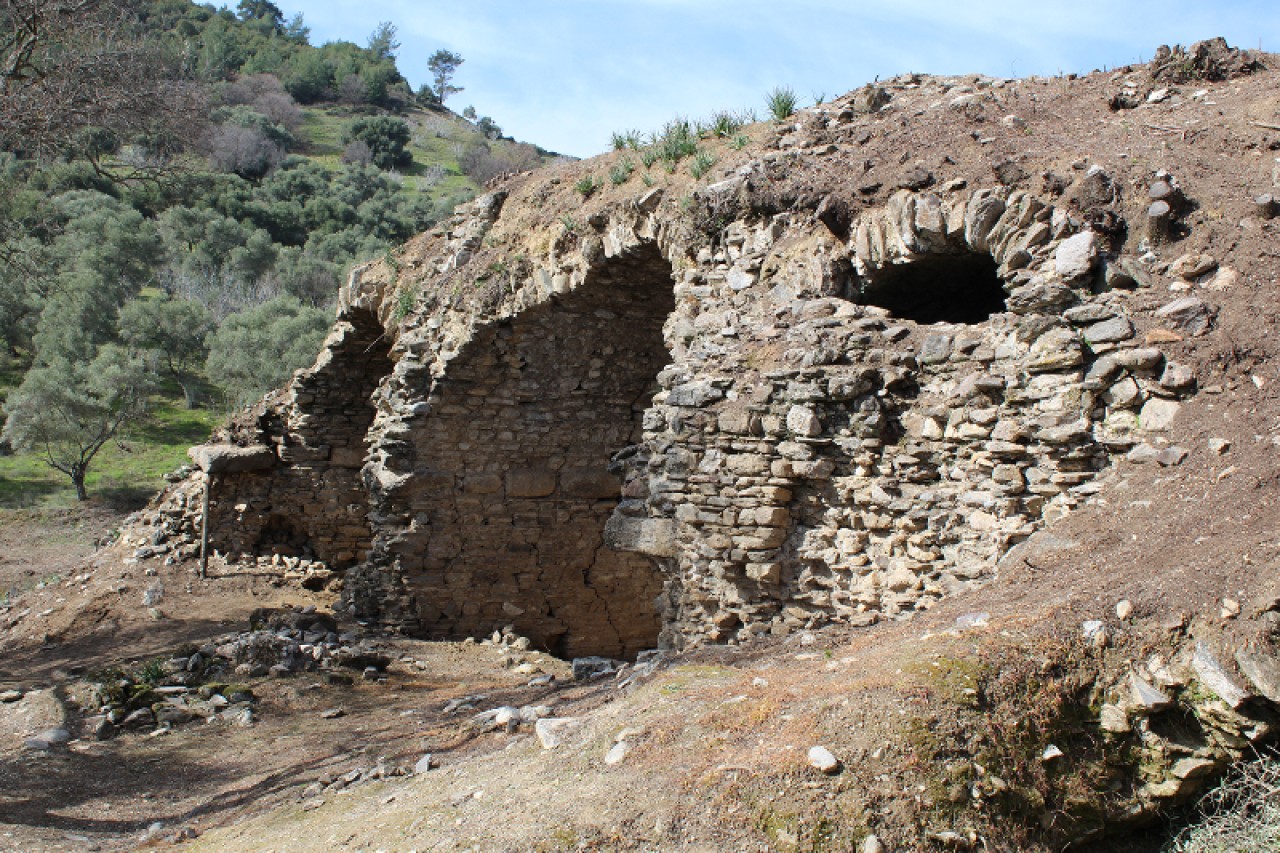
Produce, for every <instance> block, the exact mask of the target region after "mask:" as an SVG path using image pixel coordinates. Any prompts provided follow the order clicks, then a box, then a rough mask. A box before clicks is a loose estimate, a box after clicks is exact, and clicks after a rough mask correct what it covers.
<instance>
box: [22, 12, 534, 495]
mask: <svg viewBox="0 0 1280 853" xmlns="http://www.w3.org/2000/svg"><path fill="white" fill-rule="evenodd" d="M398 48H399V43H398V41H397V33H396V28H395V26H394V24H392V23H389V22H387V23H381V24H379V25H378V26H377V27H376V28H375V29H374V30H373V32H372V33H370V34H368V36H367V37H366V38H365V39H364V46H360V45H358V44H356V43H355V42H353V41H338V42H331V43H328V44H324V45H319V46H316V45H312V44H311V43H310V41H309V32H308V29H307V26H306V23H305V21H304V20H303V18H302V16H301V15H297V16H294V17H293V18H291V19H286V17H285V15H284V13H283V12H282V11H281V10H280V9H279V8H278V7H277V6H275V5H274V4H272V3H270V2H265V0H242V2H240V3H239V5H238V6H237V7H236V8H235V9H234V11H233V10H231V9H228V8H216V7H214V6H211V5H196V4H193V3H190V2H185V0H0V113H3V115H4V116H5V121H4V122H0V401H3V403H4V414H5V425H4V431H3V433H2V438H0V453H12V452H14V451H17V452H18V453H28V454H31V453H38V454H39V455H40V456H41V457H42V458H43V459H44V461H45V462H46V463H48V464H49V465H50V466H52V467H53V468H56V469H58V470H61V471H62V472H63V473H65V474H67V475H68V476H69V477H70V479H71V481H72V482H73V483H75V485H76V486H77V489H78V490H81V492H82V493H83V486H84V482H85V476H86V473H87V471H88V469H89V468H90V467H91V464H92V462H93V459H94V457H95V456H96V455H97V454H98V452H99V451H100V450H102V449H103V448H104V447H107V448H109V447H110V446H111V442H112V441H114V440H117V439H118V438H119V437H120V436H121V435H123V434H125V433H127V432H128V431H129V429H130V426H131V425H136V424H140V423H144V422H146V420H147V419H148V418H149V417H150V418H152V419H153V420H154V417H155V413H156V412H157V411H173V410H172V409H171V408H169V407H168V406H167V405H166V403H165V398H166V397H167V398H171V399H175V400H178V401H185V404H186V405H187V406H196V405H202V404H209V403H213V404H215V405H216V406H219V407H222V406H225V405H227V404H236V403H241V402H244V401H246V400H248V399H251V398H252V397H254V396H256V395H258V394H260V393H262V392H263V391H265V390H267V389H268V388H270V387H274V386H275V385H277V384H279V383H280V382H282V381H283V380H284V379H285V378H287V377H288V375H289V374H290V373H291V372H292V371H293V370H294V369H296V368H297V367H299V366H302V365H303V364H304V363H305V362H306V361H308V360H309V359H310V357H311V356H312V355H313V354H314V352H315V350H316V345H317V344H318V342H319V340H320V338H321V337H323V335H324V332H325V330H326V328H327V326H328V323H329V316H330V308H331V305H332V303H333V301H334V299H335V297H336V293H337V290H338V287H339V284H340V282H341V281H342V279H343V278H344V276H345V274H346V270H347V269H348V268H349V267H350V266H351V265H352V264H353V263H355V262H359V261H363V260H368V259H370V258H374V257H377V256H379V255H381V254H383V253H385V252H386V251H387V250H388V249H390V248H391V247H392V246H394V245H396V244H397V243H399V242H402V241H404V240H406V239H407V238H409V237H410V236H412V235H414V234H416V233H418V232H420V231H422V230H424V229H426V228H428V227H429V226H430V225H432V224H433V223H434V222H436V221H438V220H440V219H441V218H442V217H444V216H446V215H448V213H450V212H451V211H452V209H453V208H454V207H455V206H456V205H457V204H458V203H460V202H461V201H464V200H466V199H468V198H470V197H471V196H473V195H474V194H475V193H476V192H478V190H479V189H480V187H481V186H482V185H483V184H484V182H485V181H486V180H488V179H489V178H491V177H493V176H495V175H497V174H499V173H502V172H505V171H513V170H522V169H528V168H534V167H536V166H538V165H541V164H542V163H544V162H546V161H547V160H548V159H550V158H552V157H553V156H554V155H551V154H549V153H548V152H545V151H542V150H541V149H538V148H536V147H535V146H532V145H527V144H521V143H517V142H515V141H513V140H510V139H507V138H504V137H503V136H502V133H501V130H500V128H499V127H498V125H497V124H496V123H495V122H494V121H493V120H492V119H490V118H488V117H479V116H477V115H476V113H475V111H474V110H472V109H471V108H468V110H467V111H466V115H467V116H468V117H467V118H464V117H462V116H459V115H457V114H455V113H453V112H452V111H451V110H449V109H448V108H447V107H446V106H445V101H447V100H448V99H449V97H450V96H451V95H454V94H456V93H457V92H459V91H461V89H460V88H459V87H457V86H455V85H453V82H454V77H455V74H458V73H459V72H460V66H462V64H463V61H464V60H463V58H462V57H460V56H458V55H456V54H453V53H450V52H449V51H447V50H445V49H443V48H441V49H440V50H438V51H437V53H436V55H435V56H434V57H433V61H432V64H431V67H432V69H433V71H434V72H435V77H434V79H433V80H432V81H431V83H430V84H427V85H423V86H421V87H420V88H419V89H418V91H416V92H415V91H413V90H411V88H410V86H409V83H408V81H406V80H405V78H404V77H403V75H402V74H401V73H400V71H399V69H398V68H397V66H396V59H395V57H396V51H397V50H398ZM107 376H109V377H111V381H110V382H109V383H105V384H104V383H103V381H102V378H103V377H107ZM198 437H199V436H192V438H198ZM175 461H176V460H175ZM5 464H6V460H4V459H0V479H2V478H3V477H4V476H5V474H4V466H5Z"/></svg>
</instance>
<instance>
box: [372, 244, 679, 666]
mask: <svg viewBox="0 0 1280 853" xmlns="http://www.w3.org/2000/svg"><path fill="white" fill-rule="evenodd" d="M672 290H673V283H672V270H671V266H670V264H669V263H668V262H667V261H666V259H665V258H664V257H663V256H662V254H661V252H660V251H659V249H658V248H657V246H656V245H654V244H653V243H641V244H638V245H635V246H631V247H629V248H627V249H625V250H622V249H619V251H618V252H617V253H616V254H615V255H614V256H613V257H610V258H602V259H600V261H599V262H598V263H597V264H596V265H595V266H593V267H592V268H591V269H590V270H589V271H588V272H587V273H586V275H585V277H584V278H583V280H582V282H581V283H580V284H579V285H577V286H576V287H573V288H571V289H567V290H566V291H565V292H562V293H559V294H557V295H553V296H550V297H549V298H548V299H547V301H545V302H543V303H541V304H538V305H534V306H531V307H528V308H526V309H525V310H523V311H520V312H519V313H517V314H515V315H514V316H510V317H507V318H505V319H502V320H497V321H493V322H491V323H489V324H488V325H486V326H483V327H481V328H480V329H478V330H477V331H476V332H475V333H474V334H473V335H472V336H471V338H470V340H468V341H467V342H466V343H465V344H464V345H463V346H462V347H461V348H460V349H459V350H458V352H457V353H456V354H455V355H454V356H453V357H452V358H451V359H450V360H449V362H448V364H447V367H446V368H445V369H444V371H443V374H442V375H440V376H437V377H436V378H435V379H434V381H433V382H432V386H431V388H430V390H429V393H426V394H423V395H422V396H423V397H425V400H421V401H420V402H419V403H417V404H416V405H415V406H414V407H413V410H414V412H415V415H414V416H413V417H411V418H410V419H408V420H407V421H406V422H405V427H406V430H405V432H404V433H403V434H402V436H401V437H400V440H402V441H403V445H402V446H399V447H398V448H397V450H396V451H395V455H396V456H397V457H398V458H396V459H393V460H391V462H392V463H393V464H394V467H395V468H396V469H397V470H407V469H408V467H411V468H412V470H413V473H414V476H413V477H412V482H407V483H406V484H405V486H404V488H403V489H401V490H397V489H395V488H393V489H391V490H389V492H388V493H387V494H386V495H385V497H383V498H382V500H383V501H384V502H385V503H386V510H387V513H396V514H397V515H399V517H401V518H403V519H405V521H406V522H407V523H406V524H405V526H404V527H403V529H400V530H399V531H398V532H397V533H396V535H395V536H394V537H389V538H388V539H387V541H386V542H385V543H383V546H382V547H383V550H384V553H382V555H381V556H382V557H383V558H385V560H386V561H388V562H390V563H392V564H394V565H395V567H396V568H395V571H394V574H395V576H396V578H397V583H399V584H400V585H401V586H402V589H403V590H404V591H405V593H406V594H407V596H408V597H409V598H410V599H411V604H410V605H409V606H410V609H411V610H412V611H413V613H412V616H411V618H410V619H409V620H406V622H412V623H413V624H412V627H413V629H414V630H416V631H418V632H421V633H425V634H427V635H431V636H445V637H458V636H472V635H476V634H487V633H488V632H490V631H493V630H495V629H498V628H501V627H503V626H506V625H512V626H514V628H515V630H516V631H517V632H518V633H520V634H522V635H524V636H527V637H529V638H530V639H531V640H532V641H533V642H534V644H535V645H536V646H537V647H539V648H543V649H546V650H548V651H551V652H553V653H555V654H558V655H563V656H573V655H583V654H607V655H614V656H630V655H634V654H635V653H636V652H638V651H640V650H642V649H645V648H650V647H652V646H654V645H655V644H656V641H657V637H658V632H659V630H660V628H661V620H660V616H659V613H658V611H657V608H656V605H655V603H654V601H655V599H656V598H657V597H658V595H659V593H660V592H661V589H662V579H661V576H660V574H659V572H658V569H657V567H656V566H655V565H654V563H653V562H652V561H651V560H650V559H649V558H647V557H645V556H642V555H639V554H634V553H624V552H621V551H615V550H613V549H611V548H609V547H608V546H607V545H606V544H605V542H604V536H603V534H604V527H605V524H606V522H607V521H608V519H609V518H610V516H611V514H612V513H613V510H614V509H615V507H616V506H617V505H618V504H619V502H620V500H621V499H622V487H623V483H622V479H621V478H620V476H619V475H618V474H617V473H614V472H613V471H611V470H610V462H611V459H612V457H613V456H614V455H615V454H617V453H618V452H619V451H622V450H624V449H625V448H627V447H629V446H632V445H635V444H636V443H638V442H639V441H640V438H641V434H642V428H641V425H642V416H643V413H644V410H645V409H646V408H647V407H648V406H649V403H650V400H651V399H652V397H653V394H654V393H655V391H656V390H657V385H656V377H657V374H658V372H659V371H660V370H661V369H662V368H663V367H664V366H665V365H666V364H667V363H668V361H669V360H670V356H669V354H668V352H667V349H666V346H665V344H664V340H663V334H662V328H663V324H664V322H665V321H666V319H667V316H668V315H669V314H670V313H671V311H672V310H673V307H674V297H673V295H672Z"/></svg>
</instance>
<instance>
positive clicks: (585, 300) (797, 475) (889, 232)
mask: <svg viewBox="0 0 1280 853" xmlns="http://www.w3.org/2000/svg"><path fill="white" fill-rule="evenodd" d="M526 180H535V181H536V180H537V178H536V173H535V175H534V176H532V177H530V178H527V179H526ZM1080 180H1081V181H1089V182H1092V183H1093V184H1095V185H1096V184H1097V183H1098V182H1099V181H1105V180H1107V178H1106V176H1105V175H1100V174H1099V173H1098V172H1097V171H1096V170H1091V171H1090V172H1089V173H1088V174H1087V175H1084V176H1081V178H1080ZM750 181H751V172H750V170H749V169H746V170H739V172H738V174H737V175H736V176H735V177H731V178H730V179H729V180H726V181H722V182H721V183H719V184H713V185H711V186H709V187H706V188H704V189H703V190H700V191H699V194H698V195H697V197H696V198H697V200H698V201H699V202H700V203H702V204H703V205H705V206H706V209H713V210H716V211H724V210H731V211H733V212H734V213H735V214H736V215H734V216H732V217H729V216H722V217H721V219H720V221H718V222H717V225H716V227H715V228H713V229H709V228H707V227H705V225H704V226H699V225H698V224H697V222H696V217H695V213H696V211H691V210H690V208H691V206H690V205H688V204H684V205H675V204H669V203H668V204H664V203H663V197H662V191H661V190H650V191H647V192H645V193H642V194H641V195H639V196H637V197H636V198H634V199H631V200H629V201H627V202H626V203H619V204H615V205H613V206H611V207H610V208H608V209H607V210H606V211H604V212H602V213H599V214H596V215H594V216H593V217H592V218H591V219H590V220H589V221H588V222H587V223H585V224H584V225H577V224H576V223H573V224H574V227H572V228H571V227H569V225H568V224H565V223H564V222H551V221H549V222H547V223H545V224H544V225H543V226H542V230H543V232H544V236H545V242H544V243H542V244H539V245H540V248H541V254H540V255H535V256H534V257H533V258H532V259H530V256H529V253H527V252H525V251H523V250H522V249H523V247H527V246H529V245H532V244H533V241H531V240H530V239H529V238H528V235H524V236H523V238H522V239H523V241H524V242H522V243H521V242H518V239H521V238H518V237H517V236H513V234H514V232H516V231H518V230H519V229H518V228H516V227H514V226H513V227H512V233H505V232H504V231H503V225H504V223H503V221H502V220H503V218H504V213H503V211H504V204H506V203H507V195H506V191H503V192H498V193H493V194H490V195H488V196H485V197H482V198H481V199H479V200H477V201H476V202H474V203H472V204H470V205H468V206H466V207H465V208H463V209H461V210H460V211H459V212H458V214H456V215H455V217H454V219H453V220H452V221H451V222H450V223H449V226H448V228H447V229H444V230H442V231H441V232H440V233H439V234H437V235H435V236H434V237H428V238H423V239H422V240H420V241H419V243H417V244H415V245H411V246H410V247H408V249H406V250H405V252H404V253H402V257H403V258H405V259H406V260H404V261H399V262H397V263H395V264H390V263H385V262H384V263H379V264H374V265H370V266H367V267H365V268H362V269H359V270H357V271H356V272H355V274H354V275H353V277H352V280H351V282H350V284H349V285H348V286H347V288H346V289H345V290H344V292H343V295H342V304H341V308H340V311H339V319H338V322H337V324H336V325H335V328H334V331H333V333H332V334H331V335H330V337H329V339H328V340H327V342H326V344H325V348H324V350H323V352H322V354H321V356H320V358H319V359H318V360H317V362H316V364H315V365H314V366H313V367H312V368H310V369H308V370H305V371H300V372H299V374H298V375H297V376H296V377H295V379H294V381H293V382H292V383H291V385H290V387H289V388H288V390H287V391H286V392H285V393H283V394H281V395H277V396H276V397H275V398H272V399H269V400H268V401H266V402H265V403H264V404H263V405H262V406H260V407H259V408H258V409H257V410H255V412H254V413H253V418H252V419H246V418H242V419H241V420H240V421H239V422H238V424H237V425H236V426H235V427H234V428H233V429H231V430H229V431H227V432H225V433H224V434H223V435H221V436H219V437H218V439H217V440H218V441H219V442H222V443H233V444H239V445H242V446H248V445H252V446H258V445H262V446H266V447H268V448H271V450H272V454H273V465H272V467H271V468H269V469H267V470H257V471H252V472H244V473H240V474H234V475H233V474H221V475H216V476H214V475H206V474H204V473H202V472H199V471H197V472H195V473H193V474H192V476H191V481H190V482H189V483H187V484H183V485H180V486H179V487H178V488H176V489H174V490H171V492H170V494H169V496H168V497H167V498H166V499H165V502H162V512H161V516H162V517H163V518H164V519H165V521H164V522H163V524H165V525H167V528H168V529H170V530H171V531H173V532H175V533H179V532H184V535H187V536H188V537H189V536H190V535H191V534H192V532H193V530H194V529H195V527H196V525H197V523H198V519H197V517H196V516H197V513H196V508H197V505H198V499H197V498H196V497H195V495H196V488H197V486H198V485H199V483H201V482H203V480H204V479H205V478H207V477H212V479H213V482H212V483H211V489H210V522H209V526H210V531H211V532H210V538H211V543H212V545H213V547H214V548H216V549H217V550H218V551H220V552H221V553H223V554H225V555H228V556H229V557H233V558H234V557H239V556H248V557H251V558H253V557H256V558H274V559H275V560H276V562H280V561H283V562H284V564H285V565H286V567H291V566H297V565H304V566H309V565H318V564H323V565H324V567H325V568H326V569H327V570H328V571H338V572H340V573H341V582H342V588H343V596H344V600H345V601H346V602H347V604H348V606H349V607H350V608H351V609H352V611H353V612H354V613H355V614H356V615H357V616H359V617H361V618H365V619H371V620H376V621H380V622H382V623H384V624H387V625H389V626H395V627H398V628H400V629H402V630H405V631H409V632H413V633H417V634H421V635H426V636H442V637H457V636H466V635H475V634H480V633H488V632H489V631H492V630H494V629H497V628H500V627H503V626H506V625H512V626H514V628H515V630H516V631H517V632H519V633H522V634H524V635H526V636H529V637H530V638H531V639H532V640H533V641H534V642H535V644H537V645H539V646H540V647H543V648H546V649H549V650H551V651H554V652H556V653H557V654H563V655H579V654H586V653H600V654H610V655H618V656H624V655H634V654H635V653H636V652H638V651H640V650H641V649H644V648H648V647H651V646H654V645H655V644H666V645H681V644H685V643H689V642H707V641H710V642H724V641H740V640H743V639H746V638H748V637H750V636H752V635H753V634H756V633H759V632H762V631H763V632H767V631H775V632H776V631H785V630H789V629H791V628H795V627H798V626H803V625H813V624H818V623H822V622H827V621H844V622H849V623H853V624H867V623H870V622H873V621H876V620H878V619H882V618H890V617H898V616H901V615H905V614H909V613H910V612H912V611H914V610H919V609H924V608H928V607H929V606H931V604H932V603H933V602H936V601H937V600H939V599H940V598H942V597H944V596H947V595H950V594H953V593H955V592H957V591H960V590H963V589H966V588H968V587H971V586H973V585H975V584H979V583H981V582H982V581H983V580H984V579H986V578H988V577H990V576H991V574H992V572H993V571H994V570H995V567H996V565H997V562H998V560H999V558H1000V557H1001V555H1003V554H1004V553H1005V552H1007V551H1008V549H1009V548H1010V547H1012V546H1013V545H1014V544H1016V543H1017V542H1019V541H1021V540H1022V539H1025V538H1026V537H1027V536H1029V535H1030V534H1031V533H1032V532H1033V531H1034V530H1036V529H1037V528H1038V527H1039V526H1040V525H1042V524H1044V523H1045V522H1046V520H1052V519H1053V518H1054V517H1056V516H1060V515H1062V514H1064V513H1066V512H1069V511H1070V510H1071V509H1072V508H1073V507H1074V506H1076V505H1078V504H1079V503H1080V502H1081V501H1084V500H1087V499H1088V497H1089V496H1090V495H1091V494H1093V493H1094V492H1095V491H1096V490H1097V488H1098V484H1097V483H1096V478H1097V477H1098V475H1099V473H1101V472H1103V471H1105V470H1106V468H1107V466H1108V464H1109V462H1110V459H1111V458H1112V456H1113V455H1114V454H1116V453H1122V452H1125V451H1127V450H1128V449H1129V448H1130V447H1132V446H1133V445H1134V444H1136V443H1137V442H1138V441H1139V440H1140V438H1141V437H1142V435H1143V434H1144V432H1145V431H1151V430H1159V429H1162V428H1163V427H1164V426H1166V425H1167V423H1168V421H1169V419H1170V417H1171V416H1172V413H1173V412H1175V411H1176V408H1177V405H1178V403H1177V399H1178V398H1179V397H1180V396H1183V395H1185V394H1187V393H1190V392H1191V390H1192V389H1193V381H1192V380H1190V378H1189V376H1188V375H1187V372H1186V371H1185V370H1181V369H1180V368H1179V366H1178V365H1175V364H1171V363H1168V362H1166V359H1165V358H1164V356H1163V354H1162V353H1161V352H1160V351H1159V350H1158V349H1154V348H1152V347H1149V346H1140V345H1139V341H1138V337H1137V335H1138V329H1137V328H1136V327H1135V325H1134V317H1132V316H1131V315H1130V313H1131V312H1130V311H1129V310H1128V303H1129V301H1130V296H1131V294H1132V293H1133V292H1134V289H1135V288H1138V287H1140V286H1141V285H1142V284H1143V283H1144V282H1143V278H1144V276H1143V273H1142V271H1141V268H1140V265H1139V264H1138V263H1137V262H1136V259H1135V258H1133V257H1131V256H1127V255H1125V254H1124V248H1125V247H1124V240H1123V236H1120V237H1117V236H1116V235H1117V233H1119V234H1121V235H1122V234H1123V229H1114V228H1113V229H1111V230H1110V231H1108V232H1107V233H1101V232H1098V233H1095V232H1094V231H1092V230H1090V228H1089V226H1088V224H1087V223H1086V222H1085V221H1083V220H1082V218H1081V217H1080V216H1079V215H1078V212H1075V211H1072V210H1070V209H1068V208H1066V207H1062V206H1055V205H1054V204H1053V202H1052V201H1050V200H1046V199H1042V198H1039V197H1037V196H1036V195H1034V194H1031V193H1027V192H1023V191H1016V190H1014V191H1011V190H1009V189H1007V188H1003V187H995V188H991V189H981V190H978V191H972V192H971V191H968V190H967V189H966V188H965V187H964V186H963V185H962V184H961V185H959V186H950V187H946V188H942V189H940V190H936V191H909V190H902V191H899V192H897V193H895V194H894V195H892V196H891V197H890V198H889V199H888V202H887V203H886V204H884V205H883V206H880V207H876V208H870V209H867V210H864V211H862V212H861V213H859V214H858V216H857V217H856V218H854V219H853V221H852V222H851V223H850V224H849V226H848V228H847V229H845V228H840V229H832V228H830V227H828V226H826V225H824V224H823V223H822V222H821V221H819V219H818V218H815V217H814V216H813V215H811V214H809V213H808V212H805V211H787V212H782V213H775V214H771V215H764V214H760V213H758V212H754V211H752V210H751V209H750V208H749V206H747V207H746V208H745V209H744V207H743V206H742V205H737V206H735V199H740V198H741V197H742V196H743V194H744V193H745V192H746V189H745V188H746V187H747V186H748V185H749V183H750ZM503 241H507V243H508V244H510V246H509V248H508V249H506V250H502V251H498V252H496V253H495V252H493V251H490V252H488V253H486V243H489V244H497V245H499V246H501V245H504V243H503ZM491 257H496V258H497V260H494V261H492V262H490V263H489V264H488V266H485V265H484V264H483V260H481V259H482V258H491Z"/></svg>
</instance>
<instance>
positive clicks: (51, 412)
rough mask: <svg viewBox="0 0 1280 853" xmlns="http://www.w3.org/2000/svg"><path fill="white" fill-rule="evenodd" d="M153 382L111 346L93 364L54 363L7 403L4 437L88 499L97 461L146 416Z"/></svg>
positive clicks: (30, 374)
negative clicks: (64, 477) (87, 481)
mask: <svg viewBox="0 0 1280 853" xmlns="http://www.w3.org/2000/svg"><path fill="white" fill-rule="evenodd" d="M151 387H152V380H151V378H150V375H149V372H148V371H147V369H146V366H145V365H144V364H143V363H142V361H141V360H140V359H138V358H134V357H132V356H130V355H129V353H128V352H127V351H126V350H125V349H123V348H122V347H120V346H117V345H115V344H107V345H106V346H103V347H102V348H101V349H99V350H98V353H97V355H96V356H95V357H94V358H93V360H92V361H88V362H85V361H80V360H76V359H68V358H61V357H59V358H53V359H50V360H48V361H45V362H43V363H41V364H39V365H37V366H36V367H33V368H32V369H31V370H29V371H27V375H26V376H25V377H24V378H23V380H22V384H21V385H20V386H18V388H17V389H16V390H15V391H13V392H12V393H11V394H10V395H9V398H8V399H7V400H6V401H5V404H4V411H5V414H6V416H7V421H6V422H5V426H4V432H3V433H0V438H3V439H5V440H7V441H8V442H9V444H10V445H12V446H13V447H15V448H17V449H18V450H26V451H32V452H35V453H38V454H40V455H41V456H43V457H44V460H45V462H47V463H48V464H49V465H50V466H51V467H53V468H56V469H57V470H59V471H61V472H62V473H64V474H66V475H67V476H68V477H69V478H71V484H72V485H73V486H74V487H75V490H76V497H77V498H78V499H80V500H85V499H86V498H88V492H87V491H86V489H85V477H86V476H87V475H88V473H89V466H90V465H91V464H92V462H93V459H94V457H95V456H97V455H98V451H100V450H101V449H102V448H103V447H104V446H105V445H106V444H107V442H109V441H111V440H112V439H114V438H116V437H117V436H118V435H119V433H120V431H121V430H122V429H124V428H125V427H126V426H128V425H129V424H130V423H133V422H135V421H137V420H138V419H139V418H141V417H142V416H143V414H144V413H145V408H146V399H147V394H148V392H149V391H150V390H151Z"/></svg>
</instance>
